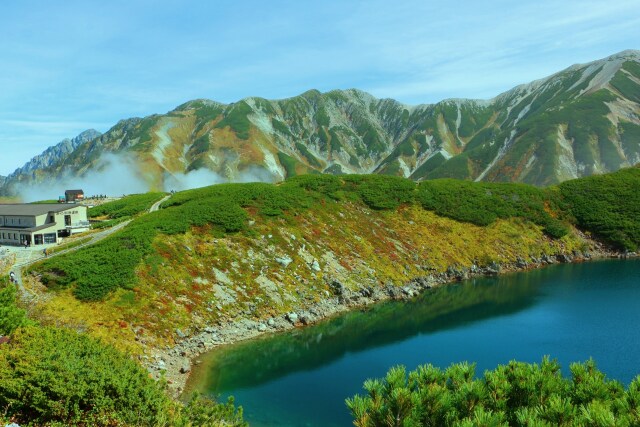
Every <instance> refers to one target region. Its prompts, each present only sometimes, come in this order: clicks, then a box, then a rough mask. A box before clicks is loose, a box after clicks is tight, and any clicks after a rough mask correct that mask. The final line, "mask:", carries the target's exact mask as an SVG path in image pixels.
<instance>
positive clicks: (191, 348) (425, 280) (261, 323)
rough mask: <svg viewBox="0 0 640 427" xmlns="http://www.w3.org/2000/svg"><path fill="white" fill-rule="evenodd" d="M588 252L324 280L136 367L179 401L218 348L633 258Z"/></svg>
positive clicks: (184, 339) (597, 247) (598, 249)
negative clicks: (453, 290) (310, 299)
mask: <svg viewBox="0 0 640 427" xmlns="http://www.w3.org/2000/svg"><path fill="white" fill-rule="evenodd" d="M593 248H594V249H593V250H592V251H590V252H584V253H583V252H573V253H571V254H565V253H558V254H542V255H540V257H531V258H530V261H525V260H524V259H523V258H520V257H519V258H517V259H515V260H513V261H512V262H506V263H502V264H499V263H492V264H490V265H487V266H478V265H476V264H473V265H471V266H470V267H449V268H448V269H447V270H446V271H444V272H440V273H438V272H434V271H427V272H426V273H427V274H425V275H424V276H420V277H416V278H414V279H412V280H411V281H409V282H408V283H405V284H404V285H403V286H396V285H394V284H391V283H387V284H386V285H382V286H379V287H369V286H367V287H362V288H360V289H357V290H353V289H348V288H347V287H345V286H344V285H343V284H342V283H341V282H340V281H339V280H337V279H329V280H328V281H327V285H328V287H329V289H330V290H331V292H328V291H327V292H326V296H327V298H325V299H323V300H321V301H318V302H314V303H311V304H307V305H306V306H300V307H298V308H297V309H295V310H292V311H289V312H287V313H284V314H281V315H279V316H277V317H270V318H268V319H260V320H253V319H246V318H244V319H237V320H233V321H229V322H227V323H226V324H219V325H215V326H207V327H205V328H202V329H201V330H199V331H197V333H195V334H193V335H190V336H187V335H186V334H185V333H183V332H181V331H180V330H176V335H177V336H178V338H179V339H180V341H179V342H178V343H177V344H176V345H175V346H173V347H171V348H168V349H154V350H153V351H152V352H151V356H147V357H145V358H144V359H143V360H142V361H141V362H142V363H143V364H144V365H145V366H146V368H147V369H148V371H149V372H150V374H151V375H152V376H153V377H155V378H157V379H159V378H161V377H164V378H165V380H166V381H167V384H168V389H169V392H170V394H172V395H173V396H174V397H179V396H180V394H181V393H182V392H184V390H185V386H186V384H187V381H188V379H189V375H190V373H191V368H192V366H193V364H194V363H195V364H197V363H199V361H198V360H197V358H198V356H200V355H202V354H204V353H206V352H208V351H210V350H212V349H214V348H216V347H219V346H222V345H227V344H232V343H235V342H239V341H244V340H248V339H252V338H256V337H258V336H261V335H264V334H268V333H277V332H281V331H286V330H289V329H293V328H296V327H304V326H306V325H311V324H314V323H317V322H319V321H322V320H325V319H328V318H330V317H333V316H335V315H338V314H340V313H343V312H346V311H348V310H352V309H355V308H359V307H364V306H367V305H371V304H375V303H377V302H381V301H385V300H408V299H411V298H413V297H415V296H418V295H419V294H420V293H422V292H424V291H425V290H427V289H431V288H433V287H436V286H440V285H443V284H447V283H452V282H459V281H462V280H466V279H470V278H473V277H481V276H496V275H499V274H503V273H510V272H517V271H526V270H531V269H535V268H541V267H545V266H547V265H551V264H558V263H572V262H584V261H589V260H594V259H604V258H632V257H637V256H638V254H636V253H622V252H618V251H615V250H612V249H610V248H606V247H605V246H604V245H601V244H599V243H595V244H594V246H593Z"/></svg>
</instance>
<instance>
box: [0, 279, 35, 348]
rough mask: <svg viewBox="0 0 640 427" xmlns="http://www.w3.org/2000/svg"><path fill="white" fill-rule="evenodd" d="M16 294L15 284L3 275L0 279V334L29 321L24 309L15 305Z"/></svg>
mask: <svg viewBox="0 0 640 427" xmlns="http://www.w3.org/2000/svg"><path fill="white" fill-rule="evenodd" d="M17 294H18V292H17V290H16V285H14V284H13V283H10V282H9V280H8V279H7V278H5V277H3V278H2V279H0V336H3V335H10V334H11V333H12V332H13V331H14V330H15V329H16V328H19V327H20V326H24V325H27V324H28V323H30V322H29V320H28V319H27V317H26V315H25V311H24V310H22V309H20V308H18V307H17V306H16V297H17Z"/></svg>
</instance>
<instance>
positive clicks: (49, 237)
mask: <svg viewBox="0 0 640 427" xmlns="http://www.w3.org/2000/svg"><path fill="white" fill-rule="evenodd" d="M44 242H45V243H55V242H56V233H49V234H45V235H44Z"/></svg>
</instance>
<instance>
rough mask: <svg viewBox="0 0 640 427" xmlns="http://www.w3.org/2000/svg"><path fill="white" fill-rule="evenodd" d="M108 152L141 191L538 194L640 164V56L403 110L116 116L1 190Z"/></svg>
mask: <svg viewBox="0 0 640 427" xmlns="http://www.w3.org/2000/svg"><path fill="white" fill-rule="evenodd" d="M107 153H112V154H119V155H120V154H126V155H127V156H128V157H130V158H131V159H132V160H131V161H130V162H129V163H132V164H135V165H137V166H136V167H137V168H138V170H137V173H138V174H139V176H140V177H141V179H143V180H144V181H145V182H146V183H147V185H148V186H149V188H152V189H153V188H165V189H166V186H167V180H168V179H170V178H175V177H182V176H184V175H186V174H189V173H191V172H194V171H201V170H204V171H209V172H212V173H213V176H212V177H210V179H209V181H208V182H203V185H205V184H208V183H211V182H210V181H211V179H213V180H218V181H242V180H246V179H256V178H255V177H258V179H261V180H267V181H278V180H281V179H284V178H286V177H289V176H293V175H297V174H301V173H318V172H321V173H337V174H339V173H382V174H391V175H399V176H404V177H409V178H411V179H414V180H417V181H420V180H423V179H431V178H443V177H450V178H458V179H466V180H476V181H480V180H484V181H514V182H526V183H530V184H534V185H538V186H546V185H550V184H555V183H558V182H562V181H564V180H567V179H572V178H576V177H580V176H587V175H592V174H599V173H604V172H609V171H615V170H617V169H620V168H621V167H626V166H630V165H633V164H636V163H638V162H640V51H637V50H625V51H622V52H619V53H616V54H614V55H611V56H609V57H606V58H604V59H600V60H596V61H592V62H588V63H585V64H574V65H572V66H570V67H568V68H566V69H564V70H562V71H559V72H557V73H554V74H552V75H550V76H547V77H545V78H542V79H538V80H534V81H532V82H530V83H526V84H521V85H518V86H516V87H514V88H513V89H511V90H508V91H505V92H503V93H501V94H499V95H497V96H495V97H493V98H490V99H488V100H472V99H461V98H452V99H445V100H442V101H440V102H437V103H435V104H419V105H415V106H409V105H405V104H403V103H400V102H398V101H396V100H393V99H390V98H385V99H378V98H375V97H374V96H373V95H371V94H369V93H367V92H364V91H362V90H359V89H346V90H332V91H328V92H325V93H321V92H320V91H318V90H315V89H312V90H308V91H306V92H304V93H302V94H300V95H298V96H294V97H290V98H284V99H280V100H267V99H264V98H260V97H247V98H244V99H242V100H239V101H237V102H233V103H230V104H224V103H220V102H217V101H213V100H208V99H204V98H201V99H195V100H191V101H187V102H185V103H183V104H181V105H179V106H177V107H176V108H175V109H173V110H171V111H169V112H168V113H166V114H154V115H150V116H147V117H144V118H131V119H124V120H121V121H119V122H118V123H117V124H116V125H115V126H113V127H112V128H111V129H109V130H108V131H107V132H105V134H103V135H99V136H97V137H96V138H94V139H91V140H90V141H85V143H84V144H82V145H80V146H78V147H76V148H74V150H73V151H72V152H70V153H65V154H64V155H62V156H61V157H60V158H57V159H55V160H54V161H52V162H49V163H48V164H46V165H44V167H42V168H40V169H38V170H39V173H38V174H36V176H29V174H25V173H14V174H12V175H10V176H9V177H8V178H7V179H6V182H5V184H4V185H1V183H0V192H1V193H5V194H8V193H11V192H12V187H13V191H14V192H15V188H16V183H24V184H37V183H38V182H42V181H44V180H45V179H47V180H50V179H59V178H60V177H62V176H63V175H64V174H71V175H75V176H82V175H83V174H87V173H89V172H90V171H91V170H95V169H100V168H101V167H104V166H103V165H102V164H101V162H100V159H101V157H102V156H103V155H105V154H107ZM36 157H37V156H36ZM32 175H33V174H32Z"/></svg>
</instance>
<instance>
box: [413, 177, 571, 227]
mask: <svg viewBox="0 0 640 427" xmlns="http://www.w3.org/2000/svg"><path fill="white" fill-rule="evenodd" d="M417 199H418V201H419V202H420V203H421V204H422V207H424V208H425V209H428V210H432V211H434V212H435V213H437V214H438V215H441V216H446V217H449V218H452V219H455V220H457V221H464V222H470V223H473V224H476V225H480V226H486V225H489V224H491V223H493V222H494V221H495V220H496V219H497V218H503V219H506V218H513V217H518V218H523V219H526V220H528V221H531V222H533V223H534V224H538V225H540V226H541V227H543V229H544V231H545V233H547V234H548V235H550V236H551V237H554V238H559V237H562V236H564V235H565V234H567V233H568V231H569V229H568V227H567V226H566V225H565V224H564V223H562V222H561V221H560V220H558V219H556V218H554V217H552V216H551V215H550V214H549V213H548V212H547V206H548V205H549V206H554V207H555V199H554V196H553V193H552V192H547V191H545V190H542V189H539V188H536V187H533V186H530V185H526V184H511V183H486V182H470V181H458V180H453V179H438V180H433V181H423V182H421V183H420V184H419V185H418V195H417Z"/></svg>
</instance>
